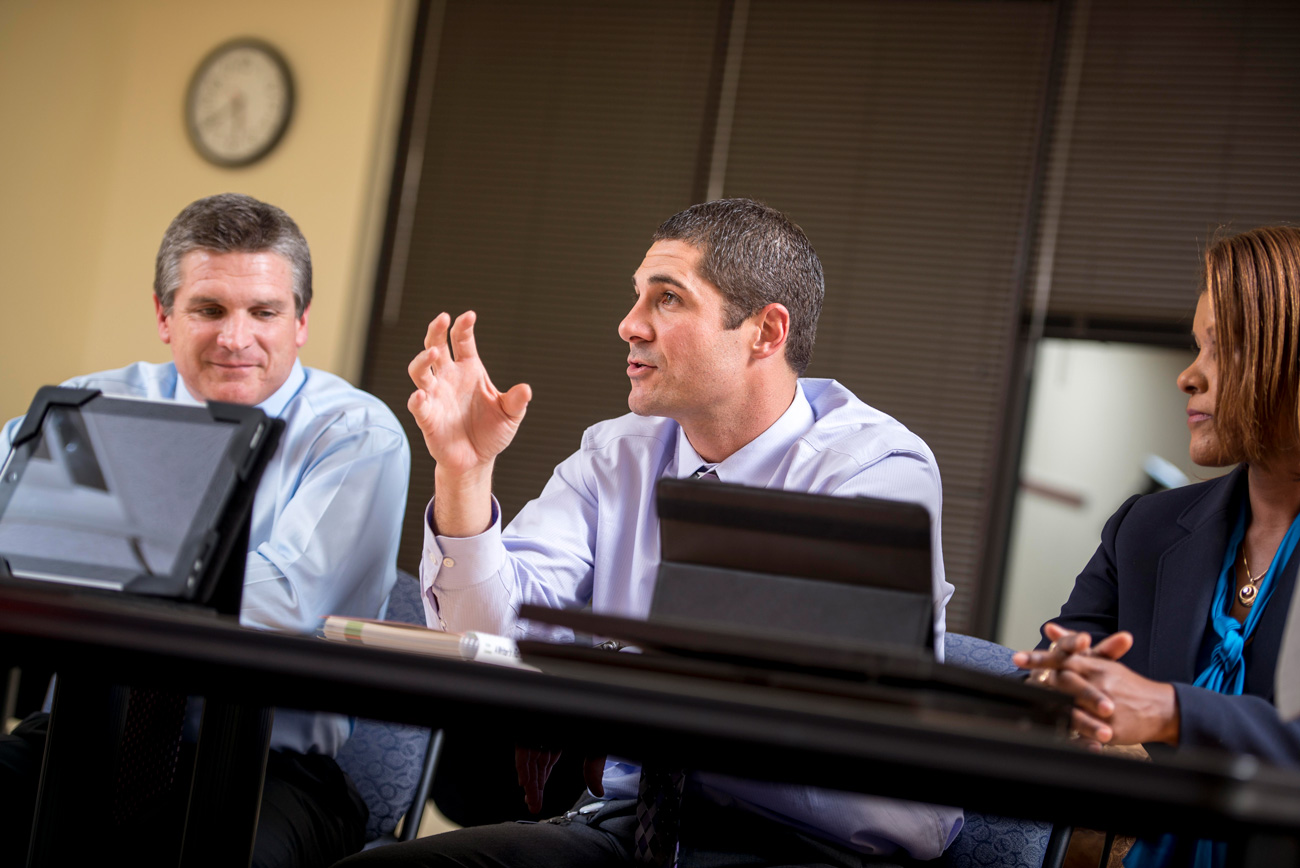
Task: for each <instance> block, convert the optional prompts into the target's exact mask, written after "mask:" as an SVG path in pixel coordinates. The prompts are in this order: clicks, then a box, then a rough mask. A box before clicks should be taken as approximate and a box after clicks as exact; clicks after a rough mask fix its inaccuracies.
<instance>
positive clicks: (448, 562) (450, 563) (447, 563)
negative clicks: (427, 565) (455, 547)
mask: <svg viewBox="0 0 1300 868" xmlns="http://www.w3.org/2000/svg"><path fill="white" fill-rule="evenodd" d="M442 565H443V566H444V567H454V566H456V559H455V558H443V559H442Z"/></svg>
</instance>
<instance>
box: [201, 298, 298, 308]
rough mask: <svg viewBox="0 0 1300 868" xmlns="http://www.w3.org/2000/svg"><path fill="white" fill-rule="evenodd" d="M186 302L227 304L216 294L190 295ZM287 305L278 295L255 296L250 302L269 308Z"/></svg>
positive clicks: (223, 305) (255, 305) (250, 305)
mask: <svg viewBox="0 0 1300 868" xmlns="http://www.w3.org/2000/svg"><path fill="white" fill-rule="evenodd" d="M185 304H186V306H187V307H202V306H203V305H205V304H216V305H220V306H222V307H225V306H227V305H226V300H225V299H222V298H218V297H217V296H215V295H194V296H190V299H189V301H187V302H186V303H185ZM287 306H288V305H287V304H286V303H285V301H284V299H282V298H278V297H276V296H270V297H268V298H255V299H253V301H252V302H251V303H250V304H249V307H269V308H274V309H276V310H281V309H283V308H285V307H287Z"/></svg>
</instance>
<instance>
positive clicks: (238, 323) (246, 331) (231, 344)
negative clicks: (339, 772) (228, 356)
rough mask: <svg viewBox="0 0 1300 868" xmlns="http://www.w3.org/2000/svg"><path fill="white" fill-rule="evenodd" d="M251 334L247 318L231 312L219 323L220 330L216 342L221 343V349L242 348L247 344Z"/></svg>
mask: <svg viewBox="0 0 1300 868" xmlns="http://www.w3.org/2000/svg"><path fill="white" fill-rule="evenodd" d="M252 334H253V332H252V329H251V328H250V327H249V323H248V320H247V319H245V318H244V317H243V316H242V315H240V314H231V315H230V316H228V317H226V318H225V320H223V321H222V323H221V332H220V333H219V334H218V335H217V343H219V344H220V345H221V347H222V349H226V350H242V349H244V348H245V347H247V346H248V344H249V342H250V340H251V339H252Z"/></svg>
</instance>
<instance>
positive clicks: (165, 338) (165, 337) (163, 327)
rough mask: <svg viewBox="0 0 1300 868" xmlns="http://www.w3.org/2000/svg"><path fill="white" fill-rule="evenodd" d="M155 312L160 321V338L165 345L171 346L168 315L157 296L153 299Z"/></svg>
mask: <svg viewBox="0 0 1300 868" xmlns="http://www.w3.org/2000/svg"><path fill="white" fill-rule="evenodd" d="M153 312H154V316H155V317H157V319H158V337H160V338H162V342H163V343H165V344H170V343H171V342H172V329H171V324H170V323H168V322H167V314H166V312H164V311H163V306H162V302H161V301H159V300H158V296H156V295H155V296H154V297H153Z"/></svg>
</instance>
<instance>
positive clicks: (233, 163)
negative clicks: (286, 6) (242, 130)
mask: <svg viewBox="0 0 1300 868" xmlns="http://www.w3.org/2000/svg"><path fill="white" fill-rule="evenodd" d="M236 48H255V49H257V50H258V51H261V52H263V53H264V54H266V56H267V57H269V58H271V60H272V61H273V62H274V63H275V65H276V66H277V67H278V68H279V69H280V72H281V74H283V75H284V80H285V85H286V94H285V109H284V114H283V118H282V119H281V121H280V125H279V128H278V129H276V131H275V135H273V136H271V138H270V139H268V140H267V142H266V145H264V146H263V147H261V148H259V149H258V150H257V151H254V152H253V153H251V154H249V155H248V156H246V157H240V158H239V159H234V160H231V159H228V158H226V157H222V156H220V155H219V154H214V153H213V152H212V151H210V150H208V148H207V146H206V145H204V143H203V138H202V136H200V135H199V131H198V127H197V125H196V123H195V117H194V111H193V109H194V100H195V90H196V89H197V88H198V84H199V82H200V81H201V80H202V78H203V75H204V73H206V72H207V71H208V68H209V67H211V66H212V64H214V63H215V62H216V61H217V60H218V58H220V57H222V56H224V55H225V54H226V53H227V52H229V51H231V50H233V49H236ZM295 101H296V88H295V86H294V80H293V71H292V70H291V69H290V68H289V63H288V61H286V60H285V59H284V55H283V54H282V53H281V52H280V50H279V49H278V48H276V47H275V46H274V45H272V44H271V43H269V42H267V41H266V40H263V39H257V38H255V37H249V36H242V37H238V38H236V39H230V40H227V41H226V42H223V43H221V44H220V45H218V46H217V47H215V48H213V49H212V50H211V51H209V52H208V53H207V55H206V56H204V58H203V60H202V61H201V62H200V63H199V65H198V68H196V69H195V70H194V74H193V75H192V76H190V82H189V85H187V86H186V88H185V106H184V108H183V111H184V113H185V131H186V132H187V133H188V134H189V138H190V144H192V145H194V150H196V151H198V152H199V155H200V156H202V157H203V159H205V160H207V161H208V162H209V163H212V164H213V165H216V166H221V167H223V168H227V169H238V168H241V167H243V166H250V165H252V164H253V163H256V162H257V161H259V160H261V159H262V158H263V157H265V156H266V155H267V154H269V153H271V151H273V150H275V147H276V145H278V144H280V140H281V139H283V138H284V134H285V133H286V132H288V130H289V123H290V121H292V120H293V110H294V107H295Z"/></svg>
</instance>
